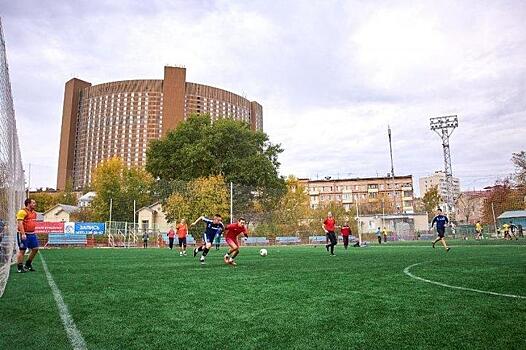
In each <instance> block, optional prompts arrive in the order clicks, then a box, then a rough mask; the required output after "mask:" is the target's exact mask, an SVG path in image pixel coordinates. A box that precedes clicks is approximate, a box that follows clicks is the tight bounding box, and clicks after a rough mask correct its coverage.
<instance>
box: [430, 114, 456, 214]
mask: <svg viewBox="0 0 526 350" xmlns="http://www.w3.org/2000/svg"><path fill="white" fill-rule="evenodd" d="M429 121H430V127H431V130H433V131H434V132H436V133H437V134H438V136H440V138H441V139H442V147H443V150H444V170H445V175H446V205H447V212H448V213H449V211H450V210H451V209H452V208H453V193H452V191H453V169H452V167H451V153H450V148H449V137H450V136H451V134H452V133H453V131H454V130H455V128H457V127H458V117H457V116H456V115H449V116H444V117H436V118H430V119H429Z"/></svg>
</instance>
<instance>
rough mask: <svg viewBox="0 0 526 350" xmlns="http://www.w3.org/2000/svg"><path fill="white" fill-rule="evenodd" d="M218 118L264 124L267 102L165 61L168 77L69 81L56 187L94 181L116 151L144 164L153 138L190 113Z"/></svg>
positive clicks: (130, 163)
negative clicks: (189, 75) (193, 78)
mask: <svg viewBox="0 0 526 350" xmlns="http://www.w3.org/2000/svg"><path fill="white" fill-rule="evenodd" d="M192 113H199V114H205V113H206V114H210V116H211V118H212V120H213V121H215V120H217V119H220V118H232V119H235V120H241V121H244V122H246V123H248V124H249V125H250V126H251V128H252V129H253V130H263V107H262V106H261V105H260V104H259V103H257V102H255V101H249V100H247V99H246V98H244V97H241V96H239V95H236V94H234V93H232V92H229V91H225V90H222V89H219V88H216V87H212V86H207V85H202V84H196V83H190V82H187V81H186V69H185V68H179V67H164V79H163V80H126V81H117V82H110V83H104V84H98V85H91V83H89V82H86V81H83V80H80V79H76V78H74V79H71V80H69V81H68V82H66V86H65V91H64V105H63V111H62V129H61V136H60V153H59V164H58V175H57V188H58V189H61V190H63V189H64V188H65V187H66V181H67V180H68V179H72V181H73V188H74V189H81V188H83V187H84V186H86V185H88V184H90V183H91V176H92V171H93V169H94V168H95V167H96V166H97V164H99V163H100V162H101V161H103V160H106V159H109V158H111V157H119V158H121V159H122V160H123V161H124V162H125V163H126V164H127V165H128V166H144V165H145V164H146V149H147V147H148V143H149V142H150V141H151V140H155V139H159V138H161V137H162V136H164V135H166V133H167V132H168V131H170V130H172V129H175V128H176V127H177V125H178V124H179V123H181V122H182V121H184V120H185V119H186V118H187V117H188V116H189V115H190V114H192Z"/></svg>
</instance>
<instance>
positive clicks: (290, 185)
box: [274, 175, 310, 234]
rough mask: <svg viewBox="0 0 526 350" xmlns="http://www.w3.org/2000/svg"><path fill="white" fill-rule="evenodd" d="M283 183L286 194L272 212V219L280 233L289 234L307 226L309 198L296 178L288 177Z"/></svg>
mask: <svg viewBox="0 0 526 350" xmlns="http://www.w3.org/2000/svg"><path fill="white" fill-rule="evenodd" d="M285 183H286V186H287V193H286V194H285V195H284V196H283V197H282V198H281V200H280V202H279V205H278V206H277V209H275V210H274V219H275V224H276V227H277V229H278V230H279V231H280V232H283V233H285V234H290V233H296V232H297V231H299V230H301V229H302V228H303V227H307V226H308V218H309V213H310V198H309V195H308V194H307V193H306V192H305V186H303V185H302V184H301V183H300V182H299V181H298V179H297V178H296V177H294V176H292V175H291V176H289V177H288V178H287V180H286V181H285Z"/></svg>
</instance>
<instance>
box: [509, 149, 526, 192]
mask: <svg viewBox="0 0 526 350" xmlns="http://www.w3.org/2000/svg"><path fill="white" fill-rule="evenodd" d="M511 161H512V162H513V164H515V182H516V184H517V185H520V186H526V152H525V151H521V152H517V153H513V155H512V157H511Z"/></svg>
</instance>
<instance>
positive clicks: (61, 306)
mask: <svg viewBox="0 0 526 350" xmlns="http://www.w3.org/2000/svg"><path fill="white" fill-rule="evenodd" d="M39 255H40V259H41V260H42V266H43V267H44V272H45V273H46V277H47V281H48V283H49V286H50V287H51V290H52V291H53V297H55V302H56V303H57V308H58V312H59V314H60V318H61V319H62V323H63V324H64V329H65V330H66V333H67V335H68V338H69V342H70V343H71V345H72V346H73V349H75V350H85V349H87V348H88V347H87V346H86V341H85V340H84V338H83V337H82V334H80V331H79V330H78V329H77V326H76V325H75V322H74V321H73V318H72V317H71V315H70V313H69V311H68V306H67V305H66V303H64V299H63V298H62V293H60V289H58V287H57V285H56V283H55V281H54V280H53V276H51V273H50V272H49V270H48V268H47V264H46V261H45V260H44V256H43V255H42V252H40V254H39Z"/></svg>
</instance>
